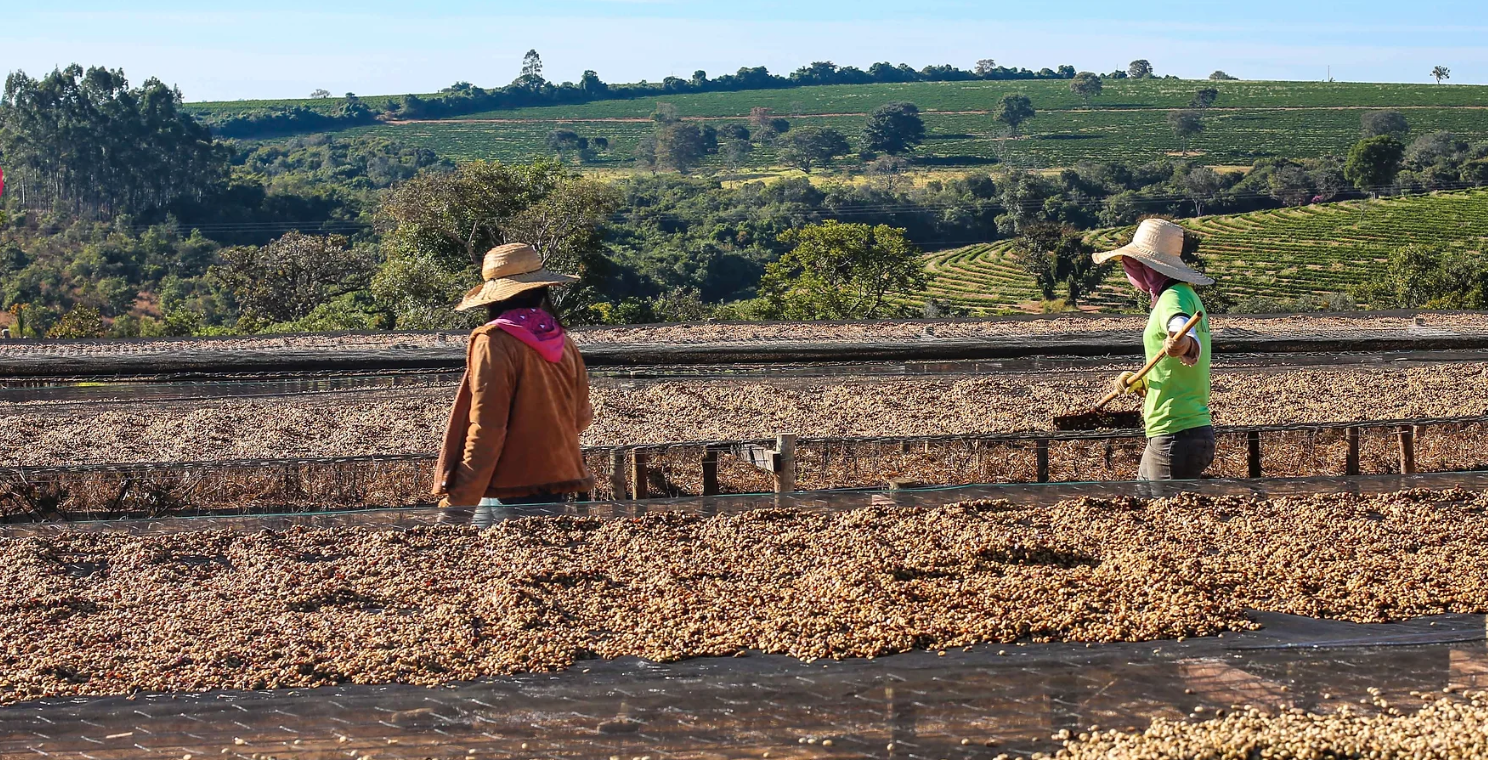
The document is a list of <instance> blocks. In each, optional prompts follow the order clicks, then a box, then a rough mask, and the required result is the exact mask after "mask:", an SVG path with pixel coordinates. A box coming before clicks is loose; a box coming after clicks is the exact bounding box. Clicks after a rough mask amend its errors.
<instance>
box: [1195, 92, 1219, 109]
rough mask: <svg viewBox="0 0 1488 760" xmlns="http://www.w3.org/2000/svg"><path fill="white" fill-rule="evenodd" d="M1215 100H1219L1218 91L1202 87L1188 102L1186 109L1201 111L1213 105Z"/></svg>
mask: <svg viewBox="0 0 1488 760" xmlns="http://www.w3.org/2000/svg"><path fill="white" fill-rule="evenodd" d="M1217 100H1219V90H1216V89H1214V88H1213V87H1203V88H1200V89H1199V90H1197V91H1195V92H1194V96H1193V99H1192V100H1190V101H1188V107H1189V108H1197V109H1199V110H1200V111H1202V110H1204V109H1206V108H1208V107H1210V106H1212V105H1214V103H1215V101H1217Z"/></svg>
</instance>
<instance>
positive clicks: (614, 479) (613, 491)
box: [610, 449, 626, 501]
mask: <svg viewBox="0 0 1488 760" xmlns="http://www.w3.org/2000/svg"><path fill="white" fill-rule="evenodd" d="M625 491H626V484H625V452H624V451H622V450H620V449H615V450H614V451H611V452H610V498H611V499H613V500H615V501H625Z"/></svg>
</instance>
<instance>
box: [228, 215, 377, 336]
mask: <svg viewBox="0 0 1488 760" xmlns="http://www.w3.org/2000/svg"><path fill="white" fill-rule="evenodd" d="M220 259H221V263H220V264H217V265H215V266H213V267H212V268H211V270H210V271H209V273H208V276H209V277H211V278H212V279H213V280H215V281H216V282H217V283H219V284H220V285H221V286H222V287H224V288H226V289H227V290H230V291H232V294H233V296H234V297H235V298H236V299H237V301H238V306H239V307H240V309H241V313H242V315H243V316H245V317H249V318H252V319H258V320H262V321H265V322H270V323H272V322H292V321H294V320H297V319H300V318H302V317H305V316H307V315H308V314H310V312H311V311H313V310H314V309H315V307H316V306H319V305H320V304H323V303H326V302H328V301H330V300H332V299H335V298H338V297H340V296H343V295H346V294H348V293H353V292H356V291H358V290H363V289H365V288H366V287H367V285H368V282H369V279H370V277H371V275H372V271H373V269H374V268H375V266H376V262H375V259H374V257H373V256H372V253H371V252H370V251H368V250H365V249H358V248H349V247H348V243H347V239H346V238H345V237H342V236H340V235H329V236H325V237H322V236H319V235H304V234H301V233H298V232H290V233H288V234H286V235H284V236H283V237H281V238H279V239H278V240H275V241H274V242H272V243H269V244H268V245H266V246H263V247H262V248H256V247H251V246H240V247H236V248H228V249H226V250H224V251H222V253H221V254H220Z"/></svg>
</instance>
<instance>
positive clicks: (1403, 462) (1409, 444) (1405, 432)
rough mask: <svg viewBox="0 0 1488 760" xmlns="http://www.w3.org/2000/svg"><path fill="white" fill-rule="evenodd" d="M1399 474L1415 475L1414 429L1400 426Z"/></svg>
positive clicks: (1408, 426)
mask: <svg viewBox="0 0 1488 760" xmlns="http://www.w3.org/2000/svg"><path fill="white" fill-rule="evenodd" d="M1400 474H1402V475H1414V474H1416V429H1415V428H1413V427H1411V426H1410V425H1401V426H1400Z"/></svg>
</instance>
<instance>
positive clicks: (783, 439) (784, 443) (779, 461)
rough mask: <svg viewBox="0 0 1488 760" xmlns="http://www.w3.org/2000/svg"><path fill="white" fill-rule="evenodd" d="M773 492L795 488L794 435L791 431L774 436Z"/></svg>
mask: <svg viewBox="0 0 1488 760" xmlns="http://www.w3.org/2000/svg"><path fill="white" fill-rule="evenodd" d="M775 456H776V465H775V493H791V492H792V491H795V490H796V436H795V434H793V433H786V434H781V435H778V436H776V437H775Z"/></svg>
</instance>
